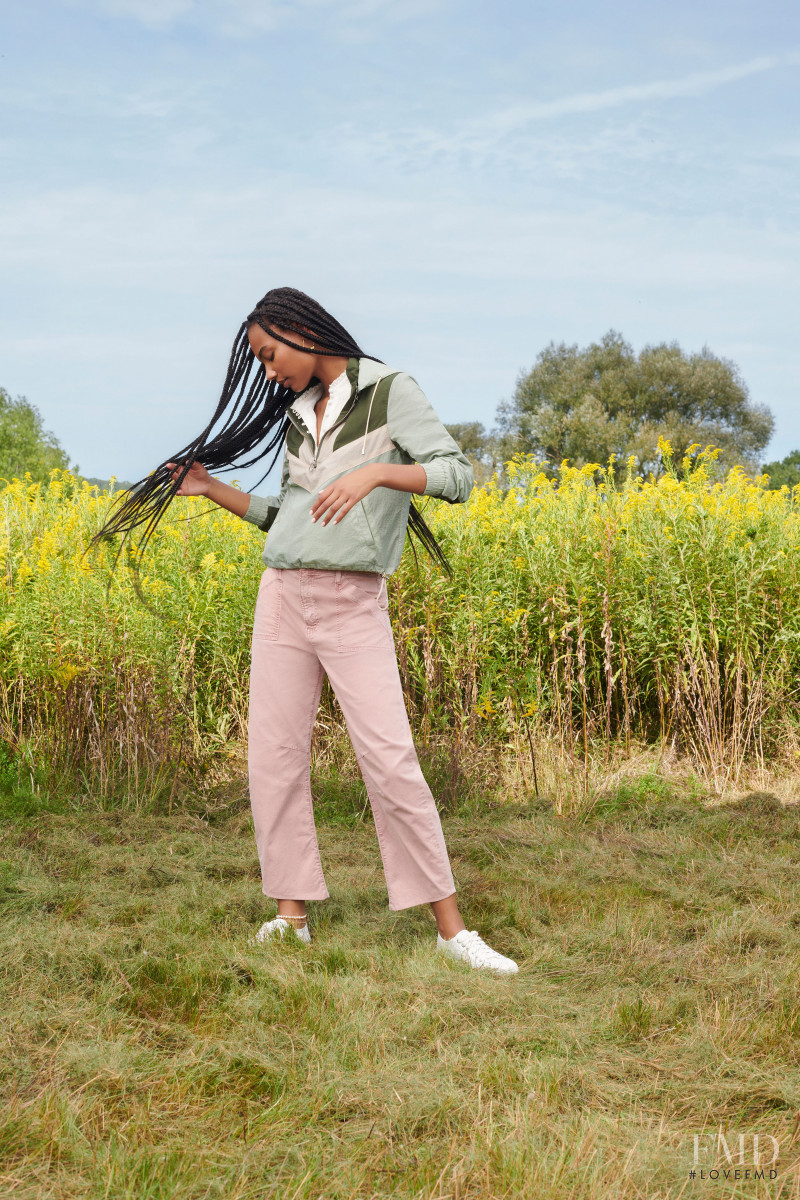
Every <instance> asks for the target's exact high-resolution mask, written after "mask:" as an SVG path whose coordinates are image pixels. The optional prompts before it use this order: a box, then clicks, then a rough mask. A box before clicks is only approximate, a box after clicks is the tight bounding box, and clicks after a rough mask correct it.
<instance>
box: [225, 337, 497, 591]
mask: <svg viewBox="0 0 800 1200" xmlns="http://www.w3.org/2000/svg"><path fill="white" fill-rule="evenodd" d="M347 378H348V379H349V381H350V398H349V400H347V401H346V402H345V404H344V407H343V408H342V410H341V412H340V413H339V416H338V418H337V419H336V421H335V422H334V424H333V425H332V426H331V428H330V429H328V430H326V432H325V433H324V434H323V435H322V439H321V441H320V444H319V446H318V447H317V446H316V445H315V438H314V434H313V433H312V431H311V430H310V429H309V428H308V427H307V425H306V424H305V422H304V421H303V419H302V417H301V416H300V414H299V413H298V412H297V411H296V410H295V409H294V408H293V407H292V406H291V405H290V406H289V408H288V409H287V412H286V415H287V416H288V418H289V420H290V422H291V424H290V426H289V429H288V431H287V434H286V441H285V444H284V455H283V469H282V473H281V491H280V495H278V496H251V498H250V507H249V508H248V510H247V513H246V515H245V520H246V521H251V522H252V523H253V524H254V525H257V526H258V527H259V529H263V530H265V531H266V532H267V533H268V537H267V543H266V546H265V548H264V562H265V563H266V565H267V566H268V567H286V568H290V569H291V568H298V567H317V568H322V569H323V570H342V571H379V572H380V573H381V574H382V575H391V574H392V573H393V572H394V571H395V570H396V569H397V567H398V565H399V563H400V558H401V556H402V553H403V546H404V544H405V537H406V526H407V524H408V510H409V506H410V503H411V498H412V493H410V492H400V491H397V489H395V488H389V487H377V488H373V490H372V491H371V492H370V493H369V495H368V496H365V497H364V499H363V500H360V501H359V502H358V504H354V505H353V507H352V508H351V509H350V511H349V512H348V513H346V515H345V516H344V517H342V518H341V520H340V521H339V522H338V524H333V522H332V521H331V522H329V523H328V524H327V525H322V523H321V522H320V521H319V520H317V521H312V520H311V515H310V510H311V505H312V503H313V501H314V499H315V498H316V496H317V495H318V493H319V492H320V491H321V490H322V489H323V488H324V487H327V486H328V484H329V483H333V481H334V480H335V479H338V478H339V476H340V475H347V474H349V472H350V471H354V470H356V468H357V467H363V466H365V465H366V464H367V463H375V462H382V463H399V464H403V465H412V464H414V463H419V464H420V466H422V467H423V468H424V470H425V474H426V476H427V479H428V482H427V486H426V488H425V493H424V494H425V495H426V496H438V497H439V498H440V499H442V500H447V501H448V502H449V503H450V504H463V503H464V501H465V500H466V499H467V497H468V496H469V494H470V492H471V491H472V487H473V484H474V477H473V471H472V465H471V463H470V461H469V459H468V458H466V456H465V455H464V454H463V453H462V452H461V450H460V449H459V447H458V445H457V444H456V442H455V441H454V440H453V438H452V437H451V436H450V434H449V433H448V432H447V430H446V429H445V427H444V425H442V423H441V421H440V420H439V418H438V417H437V415H436V413H435V412H434V410H433V408H432V406H431V404H430V402H429V401H428V399H427V398H426V396H425V394H424V392H423V391H422V389H421V388H420V386H419V384H417V382H416V381H415V380H414V379H412V378H411V376H410V375H406V374H405V373H404V372H402V371H392V370H391V369H390V368H389V367H387V366H385V364H384V363H378V362H374V361H373V360H372V359H369V358H360V359H359V358H351V359H350V360H349V361H348V364H347Z"/></svg>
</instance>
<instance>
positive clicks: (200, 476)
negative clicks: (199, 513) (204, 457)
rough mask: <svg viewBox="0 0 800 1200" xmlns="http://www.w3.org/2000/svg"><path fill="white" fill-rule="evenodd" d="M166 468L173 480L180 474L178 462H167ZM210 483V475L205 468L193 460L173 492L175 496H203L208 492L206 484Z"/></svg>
mask: <svg viewBox="0 0 800 1200" xmlns="http://www.w3.org/2000/svg"><path fill="white" fill-rule="evenodd" d="M166 465H167V468H168V470H169V471H170V473H171V475H172V478H173V480H176V479H177V478H178V476H179V475H180V473H181V471H182V470H183V467H181V466H179V465H178V463H172V462H168V463H167V464H166ZM210 483H211V476H210V475H209V473H208V471H207V470H206V469H205V467H204V466H203V464H202V463H199V462H194V463H192V465H191V467H190V468H189V470H188V472H187V474H186V478H185V479H184V481H183V483H182V484H181V486H180V487H179V488H178V490H177V492H176V493H175V495H176V496H205V495H206V493H207V492H208V485H209V484H210Z"/></svg>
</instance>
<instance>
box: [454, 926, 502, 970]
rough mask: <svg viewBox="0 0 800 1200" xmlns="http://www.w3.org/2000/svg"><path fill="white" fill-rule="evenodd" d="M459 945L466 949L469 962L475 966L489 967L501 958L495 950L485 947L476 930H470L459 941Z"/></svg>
mask: <svg viewBox="0 0 800 1200" xmlns="http://www.w3.org/2000/svg"><path fill="white" fill-rule="evenodd" d="M461 944H462V946H465V947H466V948H467V950H468V952H469V956H470V958H471V960H472V961H473V962H474V963H475V964H476V965H477V966H480V967H489V966H492V965H493V964H494V963H496V962H497V960H498V959H499V958H502V955H500V954H498V953H497V951H496V950H493V949H492V947H491V946H487V944H486V942H485V941H484V940H483V938H482V937H481V936H480V934H479V933H478V931H477V929H470V931H469V933H468V934H467V935H466V937H463V938H462V939H461Z"/></svg>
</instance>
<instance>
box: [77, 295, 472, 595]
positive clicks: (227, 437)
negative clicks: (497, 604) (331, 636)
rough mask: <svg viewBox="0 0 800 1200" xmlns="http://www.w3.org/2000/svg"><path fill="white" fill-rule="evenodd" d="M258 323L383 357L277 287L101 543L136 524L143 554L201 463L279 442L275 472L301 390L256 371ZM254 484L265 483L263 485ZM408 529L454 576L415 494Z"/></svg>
mask: <svg viewBox="0 0 800 1200" xmlns="http://www.w3.org/2000/svg"><path fill="white" fill-rule="evenodd" d="M253 324H257V325H260V326H261V328H262V329H263V330H264V331H265V332H266V333H268V334H269V336H270V337H272V338H276V339H277V340H278V341H279V342H284V343H285V344H286V345H287V346H291V347H292V349H293V350H299V351H301V352H304V353H307V354H324V355H326V356H328V357H330V358H372V359H374V361H375V362H380V361H381V360H380V359H376V358H375V356H374V355H372V354H365V353H364V351H363V350H362V349H361V348H360V347H359V346H358V345H357V344H356V342H355V341H354V340H353V338H352V337H351V335H350V334H349V333H348V332H347V330H346V329H345V328H344V327H343V326H342V325H340V324H339V322H338V321H337V320H336V319H335V318H334V317H332V316H331V315H330V313H329V312H326V310H325V309H324V308H323V307H322V305H321V304H318V303H317V301H316V300H312V299H311V297H310V296H307V295H306V294H305V293H304V292H300V291H297V289H296V288H289V287H281V288H273V289H272V290H271V291H269V292H267V294H266V296H264V297H263V298H262V299H261V300H259V302H258V304H257V305H256V306H255V308H254V309H253V311H252V312H251V313H250V314H249V316H248V317H247V318H246V320H244V321H243V322H242V324H241V325H240V327H239V332H238V333H237V335H236V340H235V341H234V343H233V350H232V351H231V357H230V362H229V363H228V371H227V374H226V376H225V383H224V385H223V388H222V395H221V396H220V398H219V402H218V404H217V407H216V409H215V410H214V414H213V416H212V417H211V420H210V421H209V423H208V424H207V425H206V427H205V429H204V430H203V432H202V433H201V434H199V436H198V437H196V438H194V439H193V441H191V442H189V444H188V445H186V446H184V447H183V449H182V450H179V451H178V452H177V454H173V455H172V456H171V457H170V458H168V459H165V461H164V462H162V463H161V464H160V465H159V466H158V467H156V469H155V471H153V472H152V473H151V474H149V475H147V476H146V477H145V478H144V479H140V480H139V482H138V483H135V484H133V486H132V487H131V488H130V489H129V490H128V491H126V492H123V493H122V495H121V497H120V501H119V503H118V504H117V506H116V507H115V508H113V509H112V511H111V514H110V516H109V518H108V520H107V521H106V523H105V525H104V526H103V528H102V529H101V530H100V531H99V533H97V534H96V535H95V537H94V538H93V539H92V541H93V542H97V541H100V540H107V539H109V538H111V537H113V536H114V535H116V534H122V536H123V544H124V541H125V538H126V537H128V536H129V535H130V534H131V533H132V532H133V530H134V529H140V528H141V529H142V536H141V538H140V541H139V544H138V547H137V548H136V555H135V557H136V558H137V559H140V558H141V555H142V553H143V551H144V550H145V548H146V546H147V544H148V542H149V541H150V538H151V537H152V536H153V534H154V532H155V530H156V527H157V525H158V523H159V521H160V520H161V518H162V517H163V515H164V513H165V511H166V509H167V508H168V507H169V505H170V504H171V503H172V501H173V500H174V498H175V495H176V493H177V491H178V489H179V488H180V486H181V483H182V482H183V480H184V478H185V477H186V475H187V473H188V471H189V469H190V467H191V466H192V463H194V462H201V463H202V464H203V466H204V467H205V468H206V469H207V470H208V471H210V472H212V473H214V472H223V471H233V470H237V469H239V470H241V469H243V468H245V467H251V466H253V465H254V464H255V463H257V462H260V461H261V460H262V459H263V458H265V457H266V456H267V455H268V454H269V452H270V451H271V450H274V449H275V448H276V447H277V448H278V449H277V450H276V453H275V455H274V457H273V459H272V462H271V463H270V464H269V467H268V468H267V470H266V471H265V472H264V474H263V475H262V476H261V479H260V480H259V484H260V483H262V482H263V480H264V479H265V478H266V477H267V475H268V474H269V472H270V471H271V470H272V468H273V466H274V465H275V463H276V461H277V459H278V456H279V454H280V447H281V444H282V442H283V439H284V437H285V435H286V431H287V429H288V427H289V424H290V421H289V418H288V417H287V416H286V409H287V408H288V407H289V405H290V404H291V403H292V401H293V400H294V392H293V391H292V390H291V389H290V388H287V387H284V386H283V385H282V384H279V383H278V382H277V380H275V379H267V377H266V374H265V372H263V371H261V370H258V369H257V371H256V373H255V377H254V378H251V376H252V375H253V367H254V365H256V364H257V359H256V356H255V355H254V354H253V351H252V349H251V348H250V342H249V341H248V337H247V331H248V329H249V327H250V326H251V325H253ZM278 329H282V330H286V331H288V332H290V333H296V334H299V335H301V338H303V337H307V336H308V335H309V334H310V335H311V338H312V341H313V343H314V347H315V348H314V349H313V350H310V349H308V348H307V347H305V346H301V345H298V344H297V343H296V342H294V341H292V340H291V339H290V338H287V337H284V336H283V335H282V334H280V333H278V332H277V330H278ZM270 434H271V435H272V436H271V437H270V436H269V435H270ZM168 462H172V463H177V464H179V467H180V472H179V474H178V475H177V477H176V478H175V479H173V478H172V471H171V470H170V469H169V468H168V467H167V463H168ZM254 486H255V487H258V484H255V485H254ZM408 528H409V531H410V532H411V533H413V534H415V535H416V537H417V538H418V539H419V541H420V542H421V543H422V545H423V546H424V547H425V549H426V550H427V551H428V553H429V554H430V555H431V557H432V558H433V559H434V560H435V561H438V562H439V563H440V564H441V565H442V566H443V567H444V569H445V571H446V572H447V574H448V575H452V569H451V567H450V564H449V562H448V561H447V558H446V557H445V555H444V552H443V551H442V548H441V547H440V545H439V543H438V542H437V541H436V538H435V537H434V535H433V533H432V532H431V530H430V529H429V528H428V526H427V524H426V523H425V521H424V519H423V517H422V514H421V513H420V512H419V510H418V509H417V508H416V507H415V505H414V503H413V501H412V502H411V505H410V508H409V515H408ZM412 549H414V546H413V542H412ZM414 557H415V558H416V550H414Z"/></svg>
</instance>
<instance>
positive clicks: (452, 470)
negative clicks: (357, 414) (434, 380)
mask: <svg viewBox="0 0 800 1200" xmlns="http://www.w3.org/2000/svg"><path fill="white" fill-rule="evenodd" d="M386 419H387V424H388V430H389V437H390V438H391V439H392V441H393V442H394V443H395V444H396V445H397V446H399V447H400V449H401V450H405V452H406V454H408V455H409V457H410V458H412V459H413V460H414V462H416V463H419V464H420V466H421V467H424V469H425V474H426V475H427V477H428V482H427V485H426V487H425V492H424V495H426V496H438V497H439V498H440V499H441V500H447V501H448V503H449V504H463V503H464V502H465V500H467V498H468V497H469V494H470V492H471V491H472V488H473V486H474V484H475V476H474V473H473V470H472V464H471V462H470V461H469V459H468V458H467V457H466V455H465V454H464V453H463V452H462V451H461V450H460V449H459V447H458V444H457V442H456V441H455V440H454V439H453V438H452V437H451V436H450V434H449V433H448V432H447V430H446V429H445V427H444V425H443V424H442V422H441V421H440V420H439V418H438V417H437V415H436V413H435V412H434V409H433V405H432V404H431V403H430V401H429V400H428V398H427V396H426V395H425V393H424V392H423V390H422V388H421V387H420V386H419V384H418V383H417V381H416V380H415V379H412V378H411V376H410V375H405V374H400V375H398V376H397V378H396V379H395V380H394V381H393V382H392V387H391V391H390V392H389V403H388V410H387V418H386Z"/></svg>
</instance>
